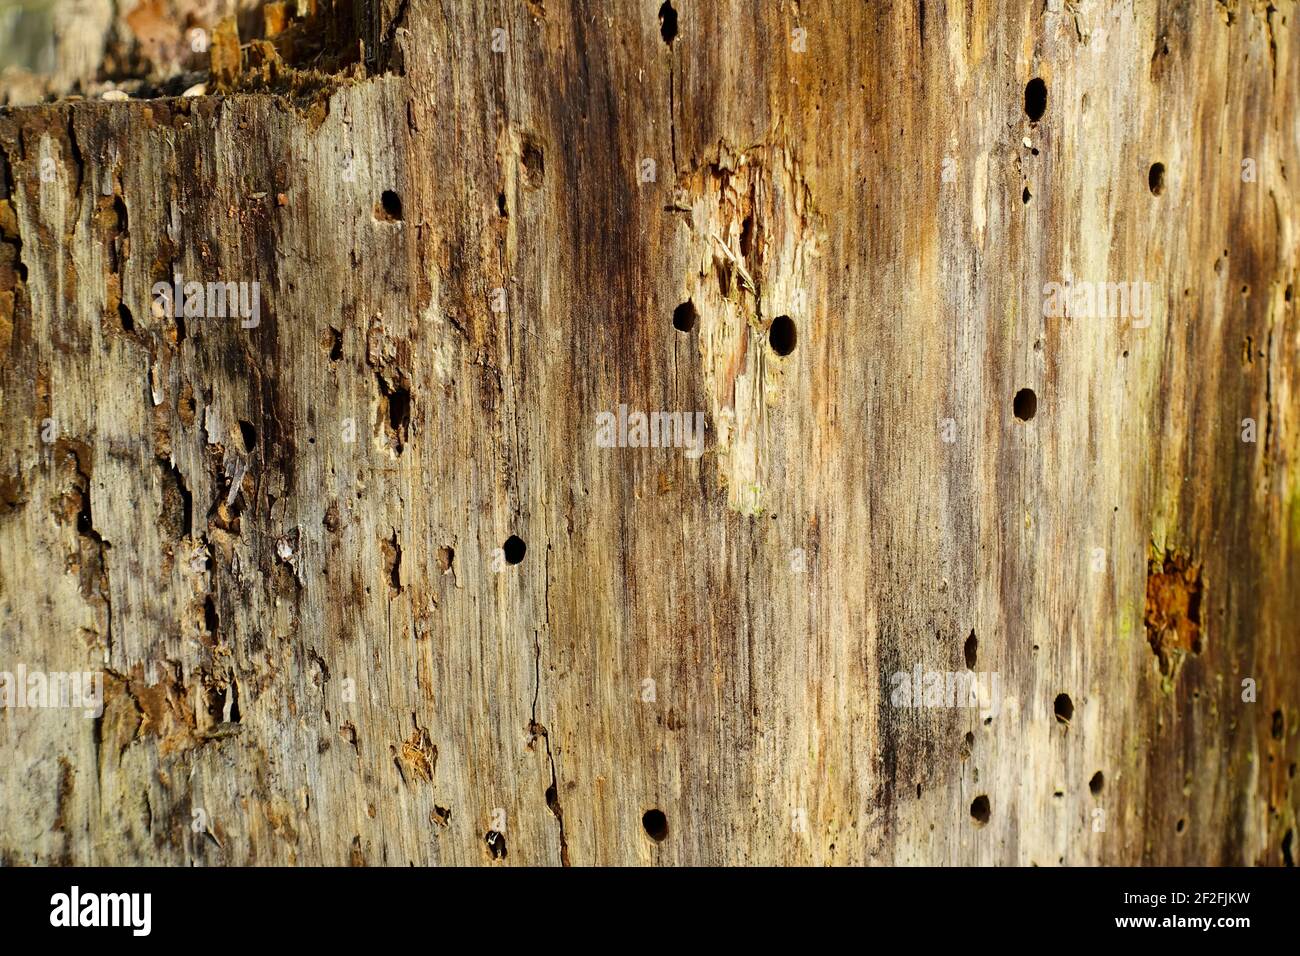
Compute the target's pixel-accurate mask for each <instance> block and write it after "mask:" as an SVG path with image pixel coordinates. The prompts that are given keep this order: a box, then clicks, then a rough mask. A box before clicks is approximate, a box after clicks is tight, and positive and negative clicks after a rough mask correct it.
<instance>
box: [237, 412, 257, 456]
mask: <svg viewBox="0 0 1300 956" xmlns="http://www.w3.org/2000/svg"><path fill="white" fill-rule="evenodd" d="M239 437H240V438H242V439H243V440H244V451H246V452H251V451H252V450H253V449H254V448H256V447H257V429H256V428H254V427H253V423H252V422H246V421H244V420H243V419H242V418H241V419H240V420H239Z"/></svg>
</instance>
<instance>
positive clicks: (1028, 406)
mask: <svg viewBox="0 0 1300 956" xmlns="http://www.w3.org/2000/svg"><path fill="white" fill-rule="evenodd" d="M1011 408H1012V410H1013V411H1014V412H1015V413H1016V418H1018V419H1020V420H1021V421H1022V422H1027V421H1029V419H1031V418H1033V417H1034V416H1035V415H1036V414H1038V396H1037V395H1035V394H1034V390H1033V389H1032V388H1022V389H1021V390H1020V391H1018V392H1016V397H1015V399H1014V400H1013V401H1012V403H1011Z"/></svg>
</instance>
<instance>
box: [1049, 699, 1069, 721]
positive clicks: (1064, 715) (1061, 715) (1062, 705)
mask: <svg viewBox="0 0 1300 956" xmlns="http://www.w3.org/2000/svg"><path fill="white" fill-rule="evenodd" d="M1052 706H1053V709H1054V710H1055V711H1056V719H1057V720H1059V721H1060V722H1061V723H1063V724H1068V723H1069V722H1070V718H1071V717H1073V716H1074V701H1072V700H1070V695H1069V694H1057V695H1056V703H1055V704H1053V705H1052Z"/></svg>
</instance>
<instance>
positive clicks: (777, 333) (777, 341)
mask: <svg viewBox="0 0 1300 956" xmlns="http://www.w3.org/2000/svg"><path fill="white" fill-rule="evenodd" d="M798 339H799V333H798V331H797V330H796V329H795V327H794V320H793V319H791V318H790V316H788V315H778V316H777V317H776V318H775V319H773V320H772V326H771V328H769V329H768V330H767V341H768V342H769V343H770V344H771V346H772V351H773V352H775V353H776V354H777V355H789V354H790V353H791V352H793V351H794V347H795V343H796V342H797V341H798Z"/></svg>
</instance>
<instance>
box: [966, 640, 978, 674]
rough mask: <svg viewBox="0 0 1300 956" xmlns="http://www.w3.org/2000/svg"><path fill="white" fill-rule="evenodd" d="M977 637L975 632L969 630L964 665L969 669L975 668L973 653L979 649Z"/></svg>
mask: <svg viewBox="0 0 1300 956" xmlns="http://www.w3.org/2000/svg"><path fill="white" fill-rule="evenodd" d="M979 646H980V642H979V638H978V637H976V636H975V632H974V631H971V632H970V637H968V638H966V667H967V668H968V669H970V670H974V669H975V655H976V653H977V652H978V651H979Z"/></svg>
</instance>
